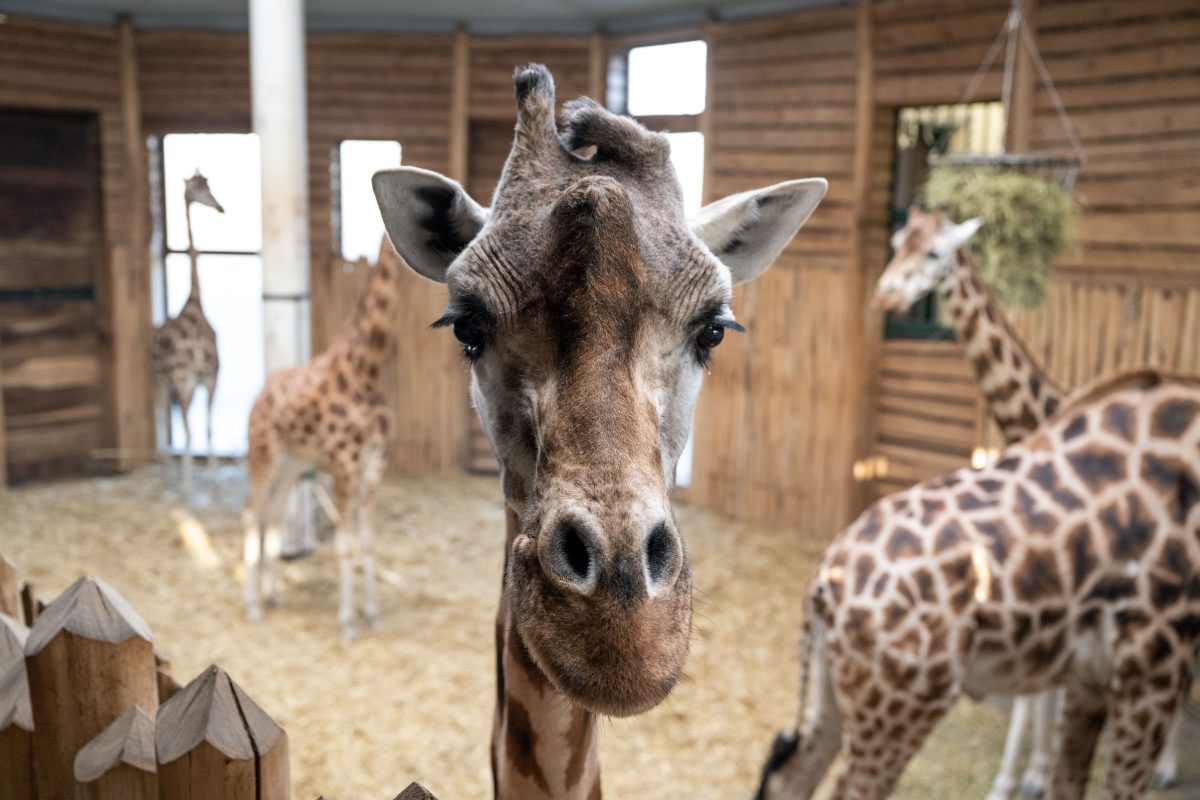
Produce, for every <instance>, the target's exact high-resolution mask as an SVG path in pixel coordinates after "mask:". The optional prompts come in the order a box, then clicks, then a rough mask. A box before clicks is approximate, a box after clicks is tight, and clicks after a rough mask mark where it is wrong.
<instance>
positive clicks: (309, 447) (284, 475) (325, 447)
mask: <svg viewBox="0 0 1200 800" xmlns="http://www.w3.org/2000/svg"><path fill="white" fill-rule="evenodd" d="M400 270H401V266H400V264H399V262H398V260H397V259H396V258H395V257H394V256H392V255H391V254H390V253H381V255H380V258H379V263H378V264H376V265H375V267H374V268H373V269H372V270H371V272H370V275H369V276H368V278H367V281H366V284H365V286H364V287H363V290H362V293H361V294H360V295H359V300H358V306H357V308H356V309H355V311H354V314H353V316H352V317H351V318H350V320H349V321H347V323H346V324H345V326H344V327H343V328H342V330H341V331H340V332H339V333H338V335H337V336H336V337H335V338H334V340H333V341H332V342H331V343H330V345H329V347H328V348H326V349H325V351H324V352H323V353H321V354H320V355H318V356H317V357H316V358H314V359H313V360H312V361H310V362H309V363H308V364H302V365H300V366H296V367H291V368H289V369H284V370H280V371H278V372H275V373H272V374H271V375H270V376H269V377H268V378H267V380H266V383H265V384H264V385H263V389H262V391H261V392H260V393H259V395H258V398H257V399H256V400H255V401H254V407H253V408H252V409H251V411H250V427H249V435H248V436H249V450H248V453H247V461H248V464H249V469H250V491H249V494H248V495H247V496H246V503H245V506H244V509H243V511H242V519H243V523H244V525H245V540H244V547H243V558H244V564H245V570H246V584H245V603H246V613H247V614H248V615H249V617H250V618H251V619H259V618H261V617H262V602H263V599H264V597H265V599H266V601H267V602H268V603H276V602H278V600H279V585H278V580H277V575H276V573H277V567H278V562H279V556H280V549H281V543H282V526H283V525H284V523H285V521H286V517H287V506H288V497H289V495H290V494H291V490H292V488H293V487H294V486H295V484H296V481H297V480H299V478H300V476H301V475H302V474H303V473H304V472H305V471H306V470H307V469H308V468H309V467H310V466H312V467H316V468H317V469H319V470H321V471H322V472H326V473H328V474H329V475H330V476H331V477H332V478H333V504H334V508H335V509H336V511H337V514H336V516H337V520H336V524H337V530H336V533H335V535H334V548H335V550H336V553H337V561H338V581H339V593H338V625H339V627H340V628H341V632H342V636H343V637H344V638H346V639H353V638H355V636H356V634H357V626H356V624H355V621H356V620H355V618H356V612H355V605H354V595H355V591H354V573H355V566H356V562H357V566H359V567H360V568H361V570H362V581H363V604H362V613H363V616H364V618H365V620H366V622H367V624H368V625H369V626H370V627H376V626H377V625H378V622H379V600H378V595H377V592H376V581H375V557H374V531H373V522H374V515H375V500H376V492H377V491H378V489H379V483H380V481H381V479H382V478H383V470H384V466H385V465H386V456H387V449H388V436H389V431H390V429H391V411H390V407H389V405H388V400H387V395H386V392H385V389H384V367H385V365H386V362H387V360H388V359H389V358H390V357H391V355H392V350H393V347H392V341H393V337H394V330H395V312H396V306H397V303H396V296H397V292H398V278H399V276H400Z"/></svg>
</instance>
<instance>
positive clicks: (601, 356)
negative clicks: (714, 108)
mask: <svg viewBox="0 0 1200 800" xmlns="http://www.w3.org/2000/svg"><path fill="white" fill-rule="evenodd" d="M515 82H516V95H517V106H518V118H517V126H516V134H515V138H514V142H513V146H512V150H511V152H510V154H509V157H508V161H507V163H506V165H505V168H504V173H503V175H502V176H501V180H500V183H499V185H498V187H497V189H496V193H495V195H494V197H493V200H492V206H491V208H490V209H485V208H481V207H480V206H479V205H478V204H476V203H475V201H473V200H472V199H471V198H470V197H468V196H467V194H466V193H465V192H464V191H463V189H462V188H461V187H460V186H459V185H458V184H457V183H455V182H453V181H451V180H449V179H447V178H445V177H442V176H441V175H437V174H435V173H432V172H427V171H424V170H420V169H415V168H411V167H410V168H402V169H399V170H391V171H387V172H381V173H378V174H377V175H376V176H375V178H374V186H375V193H376V197H377V198H378V200H379V205H380V208H381V210H382V213H383V219H384V222H385V225H386V227H387V230H388V233H389V235H390V237H391V240H392V243H393V244H394V245H395V247H396V249H397V250H398V251H399V253H400V255H401V256H403V257H404V259H405V261H407V262H408V264H409V265H410V266H411V267H412V268H413V269H414V270H416V271H417V272H419V273H420V274H422V275H424V276H426V277H428V278H432V279H433V280H436V281H442V282H444V283H446V284H447V285H448V287H449V295H450V302H449V307H448V308H447V311H446V313H445V315H444V316H443V317H442V318H441V319H440V320H438V322H437V323H435V324H436V325H438V326H446V327H451V328H453V332H454V335H455V336H456V337H457V338H458V340H459V341H460V342H461V343H462V345H463V355H464V356H465V357H466V359H467V361H468V362H469V363H470V365H471V388H472V396H473V400H474V403H475V407H476V409H477V411H478V412H479V416H480V419H481V420H482V422H483V427H484V430H485V431H486V433H487V435H488V438H489V439H490V441H491V443H492V446H493V448H494V450H495V452H496V454H497V456H498V458H499V461H500V466H501V471H502V484H503V489H504V494H505V499H506V501H507V503H508V504H509V506H510V507H511V508H512V509H513V510H515V511H517V512H518V513H519V514H520V516H521V531H520V533H519V534H518V535H517V536H516V538H515V540H514V541H513V543H512V547H511V549H510V551H509V553H508V558H507V561H508V563H507V568H506V578H505V580H506V581H507V582H508V587H509V592H510V597H511V602H512V606H511V609H512V617H513V621H514V623H515V625H516V629H517V631H518V632H519V634H520V637H521V641H522V642H523V643H524V645H525V648H526V649H527V651H528V653H529V654H530V656H532V658H533V660H534V662H535V663H536V665H537V667H539V668H540V669H541V670H542V672H544V673H545V675H546V677H547V678H549V680H550V681H551V682H552V683H553V684H554V685H555V686H556V687H557V688H558V689H560V690H561V691H562V692H563V693H564V694H566V695H567V696H568V697H569V698H571V699H572V700H573V701H574V702H576V703H578V704H580V705H582V706H583V707H585V708H588V709H590V710H592V711H596V712H599V713H605V714H611V715H629V714H635V713H639V712H641V711H644V710H646V709H648V708H651V707H653V706H654V705H656V704H657V703H659V702H660V701H661V700H662V699H663V698H664V697H666V695H667V694H668V693H669V692H670V690H671V689H672V687H673V686H674V684H675V682H676V680H677V678H678V676H679V673H680V670H681V669H682V666H683V662H684V658H685V656H686V653H687V647H688V640H689V636H690V632H691V604H692V598H691V570H690V567H689V562H688V557H687V552H686V549H685V546H684V543H683V540H682V539H681V538H680V534H679V531H678V529H677V527H676V524H675V519H674V516H673V513H672V509H671V503H670V500H669V499H668V492H669V490H670V488H671V485H672V482H673V476H674V471H675V464H676V461H677V460H678V458H679V454H680V452H681V451H682V449H683V446H684V444H685V443H686V441H687V438H688V433H689V429H690V426H691V419H692V413H693V410H694V408H695V403H696V398H697V393H698V391H699V388H700V381H701V376H702V375H703V373H704V370H705V366H706V365H707V363H708V361H709V359H710V358H711V357H712V352H713V350H714V348H716V347H717V345H719V344H720V342H721V339H722V337H723V336H724V335H725V333H726V331H728V330H731V329H732V330H740V326H739V325H738V324H737V322H735V321H734V317H733V314H732V313H731V312H730V309H729V301H730V291H731V288H732V286H733V284H735V283H738V282H741V281H747V280H750V279H752V278H754V277H755V276H757V275H758V274H759V273H761V272H762V271H763V270H764V269H766V267H767V266H768V265H769V264H770V262H771V261H772V260H773V259H774V258H775V256H776V255H778V254H779V252H780V251H781V250H782V249H783V247H784V246H785V245H786V244H787V243H788V241H789V240H790V239H791V238H792V236H793V235H794V234H795V233H796V231H797V230H798V229H799V228H800V226H801V225H802V224H803V223H804V221H805V220H806V219H807V218H808V216H809V214H811V213H812V211H813V209H814V208H815V207H816V205H817V203H818V202H819V201H820V199H821V197H822V196H823V195H824V193H825V188H826V183H825V181H823V180H808V181H793V182H790V183H784V184H779V185H777V186H773V187H770V188H768V189H764V190H761V191H757V192H750V193H746V194H743V195H737V196H734V197H730V198H726V199H725V200H722V201H720V202H718V203H715V204H713V205H711V206H709V207H707V208H705V209H703V210H702V211H701V212H700V214H699V217H698V219H696V220H693V221H691V222H690V223H689V221H688V220H687V219H686V218H685V215H684V212H683V202H682V196H681V192H680V189H679V183H678V180H677V179H676V176H675V174H674V171H673V169H672V167H671V163H670V161H669V144H668V142H667V140H666V138H665V137H664V136H662V135H660V134H653V133H649V132H648V131H646V130H645V129H644V128H642V127H641V126H640V125H638V124H637V123H636V122H634V121H633V120H630V119H628V118H622V117H618V116H616V115H614V114H611V113H609V112H608V111H606V110H604V109H603V108H601V107H600V106H599V105H597V104H596V103H594V102H592V101H591V100H588V99H586V98H585V99H581V100H576V101H573V102H571V103H568V104H567V105H566V106H565V108H564V111H563V118H564V122H565V128H564V130H563V131H562V132H561V134H560V132H559V130H558V128H557V125H556V122H555V98H554V84H553V80H552V79H551V77H550V74H549V72H548V71H547V70H546V69H545V67H542V66H537V65H535V66H530V67H526V68H522V69H518V70H517V72H516V75H515Z"/></svg>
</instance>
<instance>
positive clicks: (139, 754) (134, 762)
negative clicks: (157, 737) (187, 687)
mask: <svg viewBox="0 0 1200 800" xmlns="http://www.w3.org/2000/svg"><path fill="white" fill-rule="evenodd" d="M75 780H76V782H77V783H78V784H79V785H80V792H79V793H78V795H77V796H78V797H79V798H80V800H158V770H157V761H156V759H155V756H154V720H153V719H151V718H150V717H149V716H148V715H147V714H146V712H145V711H143V710H142V709H141V708H139V707H137V706H133V707H132V708H130V709H129V710H128V711H126V712H125V713H124V714H122V715H121V716H120V717H118V718H117V719H116V720H115V721H114V722H113V723H112V724H111V725H109V726H108V727H107V728H105V729H104V730H103V731H101V732H100V733H99V734H97V736H96V738H94V739H92V740H91V741H90V742H88V743H87V744H86V745H84V746H83V748H82V749H81V750H80V751H79V753H78V754H77V755H76V756H75Z"/></svg>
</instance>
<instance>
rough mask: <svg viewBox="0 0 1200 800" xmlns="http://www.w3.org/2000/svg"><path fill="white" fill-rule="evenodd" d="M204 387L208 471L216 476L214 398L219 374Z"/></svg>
mask: <svg viewBox="0 0 1200 800" xmlns="http://www.w3.org/2000/svg"><path fill="white" fill-rule="evenodd" d="M204 388H205V389H206V390H207V393H206V394H205V397H204V406H205V414H204V426H205V435H206V437H207V439H208V471H209V473H210V474H211V475H212V476H214V477H215V476H216V473H217V453H216V451H215V450H213V400H215V399H216V398H215V396H214V395H215V394H216V391H217V376H216V375H213V376H212V377H211V378H210V379H209V380H208V381H206V382H205V384H204Z"/></svg>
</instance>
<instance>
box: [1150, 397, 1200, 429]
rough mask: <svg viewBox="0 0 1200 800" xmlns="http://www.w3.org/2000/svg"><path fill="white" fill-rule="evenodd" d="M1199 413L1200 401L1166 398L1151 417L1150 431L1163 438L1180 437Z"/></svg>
mask: <svg viewBox="0 0 1200 800" xmlns="http://www.w3.org/2000/svg"><path fill="white" fill-rule="evenodd" d="M1197 414H1200V403H1197V402H1196V401H1195V400H1187V399H1182V398H1172V399H1170V400H1164V401H1163V402H1162V403H1160V404H1159V406H1158V408H1156V409H1154V414H1153V415H1152V416H1151V417H1150V433H1151V435H1153V436H1156V437H1159V438H1163V439H1174V438H1178V437H1180V436H1182V435H1183V434H1184V432H1186V431H1187V429H1188V428H1189V427H1191V424H1192V420H1193V419H1195V418H1196V415H1197Z"/></svg>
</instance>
